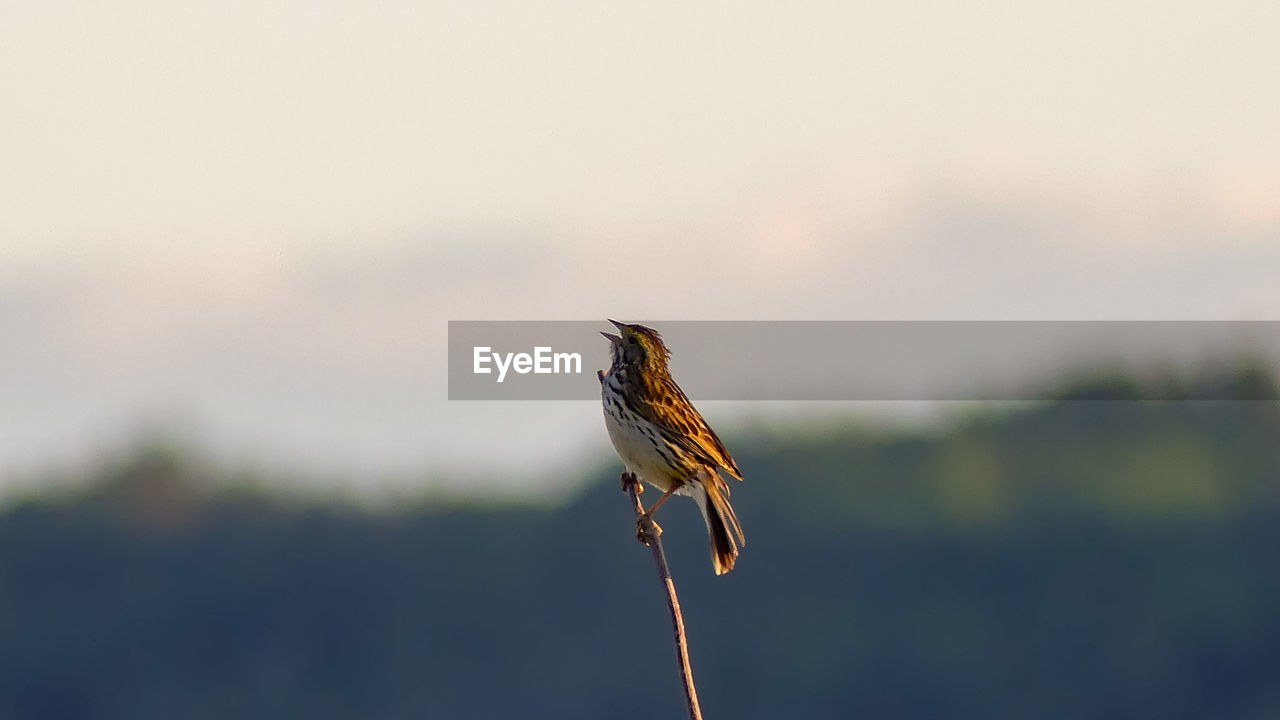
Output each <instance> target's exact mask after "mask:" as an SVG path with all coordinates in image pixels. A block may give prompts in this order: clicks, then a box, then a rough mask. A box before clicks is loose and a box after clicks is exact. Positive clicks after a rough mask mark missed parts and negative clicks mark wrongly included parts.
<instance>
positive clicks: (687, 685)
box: [622, 471, 702, 720]
mask: <svg viewBox="0 0 1280 720" xmlns="http://www.w3.org/2000/svg"><path fill="white" fill-rule="evenodd" d="M622 488H623V489H624V490H626V492H627V494H628V495H630V496H631V503H632V505H634V506H635V511H636V519H637V521H640V520H644V519H645V515H644V503H642V502H640V493H641V492H644V490H643V489H642V488H641V487H640V483H639V481H638V480H636V476H635V475H634V474H632V473H629V472H626V471H623V473H622ZM639 532H640V540H641V541H642V542H644V544H645V545H648V546H649V549H650V550H652V551H653V562H654V564H655V565H657V566H658V578H659V579H660V580H661V581H662V584H663V586H664V587H665V588H666V591H667V610H669V611H670V612H671V632H672V634H673V635H674V636H675V642H676V662H677V663H679V665H680V680H681V682H683V683H684V697H685V703H686V705H687V706H688V708H689V720H702V710H701V709H700V708H699V707H698V689H697V688H696V687H694V685H693V667H692V666H691V665H690V664H689V644H688V642H687V641H686V640H685V637H684V615H682V614H681V613H680V598H679V597H677V596H676V584H675V582H674V581H673V580H672V579H671V570H670V569H669V568H668V567H667V556H666V554H665V553H664V552H662V540H661V539H659V537H658V536H659V533H660V531H659V530H657V529H656V526H655V525H654V524H653V521H652V520H647V521H646V522H644V524H643V525H641V526H640V527H639Z"/></svg>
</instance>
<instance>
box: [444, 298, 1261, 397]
mask: <svg viewBox="0 0 1280 720" xmlns="http://www.w3.org/2000/svg"><path fill="white" fill-rule="evenodd" d="M619 319H622V320H625V321H627V322H640V323H642V324H644V325H648V326H650V327H652V328H654V329H656V330H658V331H659V332H660V333H662V336H663V338H664V339H665V341H666V344H667V346H668V348H669V349H670V350H671V373H672V375H673V376H674V377H675V379H676V381H677V382H678V383H679V384H680V385H681V387H683V388H684V390H685V392H686V393H687V394H688V395H689V396H690V397H691V398H693V399H695V400H819V401H842V400H875V401H883V400H914V401H920V400H1039V399H1044V398H1046V397H1049V396H1052V395H1053V394H1054V393H1055V392H1056V391H1059V390H1061V389H1063V383H1066V382H1071V381H1078V380H1080V379H1082V378H1087V377H1095V378H1097V377H1102V376H1104V375H1105V376H1108V377H1129V378H1132V379H1134V380H1135V381H1137V383H1138V384H1137V385H1135V386H1132V387H1130V388H1128V392H1129V393H1131V394H1133V393H1136V395H1131V396H1132V397H1133V398H1134V399H1152V400H1162V399H1186V398H1187V397H1188V396H1190V397H1192V398H1193V399H1199V400H1269V399H1274V395H1273V394H1272V392H1273V390H1271V389H1270V386H1269V385H1268V384H1267V383H1266V382H1262V383H1257V384H1254V385H1249V384H1248V383H1245V384H1241V383H1232V382H1221V383H1217V384H1214V383H1212V382H1210V383H1200V384H1196V383H1194V382H1191V383H1190V384H1179V383H1178V382H1176V380H1177V379H1178V378H1182V379H1188V378H1191V379H1194V378H1196V377H1207V376H1218V377H1227V376H1231V375H1232V373H1235V372H1236V371H1237V369H1238V368H1240V367H1242V366H1243V364H1246V363H1248V364H1249V366H1250V367H1253V368H1255V369H1256V368H1260V367H1264V366H1265V367H1266V368H1268V369H1270V370H1272V371H1274V368H1275V359H1276V358H1280V322H1276V321H1240V322H1216V321H1214V322H1199V321H1187V322H1181V321H1179V322H1148V321H1132V322H1129V321H1125V322H1114V321H1107V322H1093V321H1043V322H1041V321H879V322H878V321H847V322H845V321H814V322H805V321H759V322H756V321H708V322H703V321H661V320H654V321H645V320H639V321H634V320H631V319H624V318H619ZM613 330H614V328H613V326H612V325H610V324H609V323H608V322H605V321H603V320H602V321H600V322H590V321H450V322H449V399H450V400H594V399H597V398H599V392H600V389H599V383H598V381H597V379H596V371H597V370H607V369H608V367H609V362H610V358H609V342H608V340H606V339H605V338H603V337H601V336H600V332H601V331H613ZM1270 377H1274V374H1273V375H1271V376H1270ZM1144 381H1152V382H1144Z"/></svg>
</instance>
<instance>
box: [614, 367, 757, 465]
mask: <svg viewBox="0 0 1280 720" xmlns="http://www.w3.org/2000/svg"><path fill="white" fill-rule="evenodd" d="M648 390H649V392H646V393H641V394H640V395H641V400H640V403H639V405H640V407H638V408H636V411H637V412H638V413H639V414H640V415H641V416H643V417H644V419H646V420H648V421H649V422H651V423H653V424H654V425H655V426H656V427H657V428H658V430H659V431H661V432H662V436H663V438H664V439H666V440H667V441H668V442H670V443H671V444H673V445H676V446H677V447H679V448H680V449H682V450H684V451H685V452H687V453H689V454H691V455H693V456H694V457H696V458H697V459H698V460H699V461H701V462H704V463H706V464H707V465H710V466H712V467H717V468H723V469H724V470H725V472H728V473H729V474H730V475H732V476H733V477H735V478H737V479H739V480H741V479H742V472H741V471H740V470H738V464H737V463H735V462H734V461H733V457H731V456H730V455H729V451H728V450H726V449H725V447H724V443H722V442H720V438H719V437H717V436H716V433H715V431H714V430H712V429H711V426H710V425H708V424H707V421H706V420H705V419H703V417H702V414H701V413H699V412H698V410H697V408H695V407H694V406H693V403H691V402H689V398H688V397H686V396H685V394H684V391H683V390H681V389H680V386H679V385H676V383H675V381H674V380H672V379H670V378H669V377H667V378H662V379H660V380H659V381H658V382H655V383H653V384H652V385H651V386H650V387H649V388H648Z"/></svg>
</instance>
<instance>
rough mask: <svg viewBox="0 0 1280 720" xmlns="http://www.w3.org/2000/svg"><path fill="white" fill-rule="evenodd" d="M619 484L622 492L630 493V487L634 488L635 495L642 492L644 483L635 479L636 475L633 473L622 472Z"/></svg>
mask: <svg viewBox="0 0 1280 720" xmlns="http://www.w3.org/2000/svg"><path fill="white" fill-rule="evenodd" d="M621 482H622V492H630V490H631V486H632V485H635V486H636V494H637V495H639V494H640V493H643V492H644V483H642V482H640V480H639V479H638V478H636V474H635V473H633V472H626V471H623V473H622V478H621Z"/></svg>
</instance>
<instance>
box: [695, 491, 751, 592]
mask: <svg viewBox="0 0 1280 720" xmlns="http://www.w3.org/2000/svg"><path fill="white" fill-rule="evenodd" d="M709 474H710V477H706V476H704V477H703V478H702V482H697V483H694V491H693V498H694V500H696V501H697V503H698V509H699V510H701V511H702V520H703V522H705V523H706V524H707V535H708V536H709V537H710V539H711V565H712V566H713V567H714V568H715V571H716V574H717V575H723V574H725V573H727V572H729V571H730V570H732V569H733V565H734V563H735V562H736V561H737V559H738V546H739V545H746V544H747V539H746V537H745V536H744V535H743V534H742V525H741V524H739V523H738V515H737V514H736V513H735V512H734V511H733V506H732V505H730V504H729V486H728V484H726V483H725V481H724V479H723V478H721V477H720V474H719V473H716V472H714V471H712V472H711V473H709Z"/></svg>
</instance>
